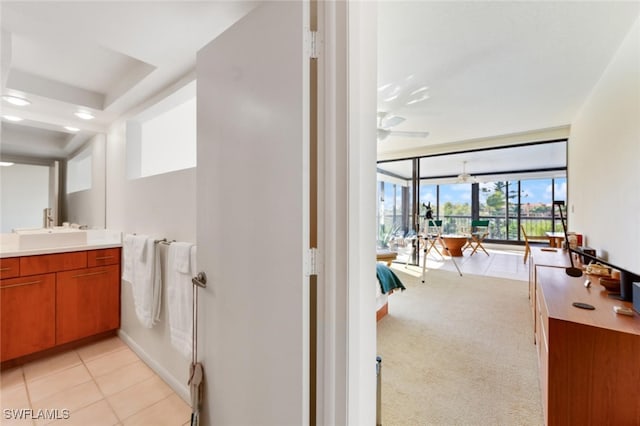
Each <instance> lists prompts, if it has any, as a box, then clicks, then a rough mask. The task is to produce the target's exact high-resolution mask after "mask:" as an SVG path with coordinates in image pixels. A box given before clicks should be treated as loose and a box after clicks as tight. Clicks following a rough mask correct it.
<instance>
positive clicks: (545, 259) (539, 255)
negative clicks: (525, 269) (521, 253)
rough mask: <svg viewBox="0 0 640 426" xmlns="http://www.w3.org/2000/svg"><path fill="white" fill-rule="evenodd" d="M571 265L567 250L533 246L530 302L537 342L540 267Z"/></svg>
mask: <svg viewBox="0 0 640 426" xmlns="http://www.w3.org/2000/svg"><path fill="white" fill-rule="evenodd" d="M570 265H571V261H570V260H569V254H568V252H567V251H566V250H562V249H555V248H548V247H531V254H530V255H529V303H530V305H531V315H532V316H533V342H534V343H535V342H536V327H537V315H536V303H535V300H536V283H537V278H536V277H537V275H538V270H539V269H540V268H547V267H548V268H563V269H564V268H566V267H567V266H570Z"/></svg>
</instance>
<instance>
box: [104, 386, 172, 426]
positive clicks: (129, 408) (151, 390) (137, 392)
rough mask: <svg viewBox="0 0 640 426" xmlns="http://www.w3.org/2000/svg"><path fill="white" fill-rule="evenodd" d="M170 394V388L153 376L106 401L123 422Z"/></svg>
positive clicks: (109, 397)
mask: <svg viewBox="0 0 640 426" xmlns="http://www.w3.org/2000/svg"><path fill="white" fill-rule="evenodd" d="M172 393H173V391H172V390H171V388H170V387H169V386H167V385H166V383H164V381H162V379H161V378H160V377H158V376H156V375H154V376H153V377H151V378H149V379H147V380H145V381H143V382H141V383H138V384H136V385H133V386H131V387H128V388H126V389H125V390H123V391H121V392H118V393H116V394H114V395H111V396H108V397H107V400H108V401H109V404H111V407H113V410H114V411H115V412H116V415H117V416H118V418H120V419H121V420H123V419H126V418H127V417H129V416H131V415H133V414H135V413H137V412H139V411H141V410H143V409H144V408H147V407H149V406H151V405H153V404H155V403H156V402H158V401H160V400H162V399H165V398H166V397H168V396H169V395H171V394H172Z"/></svg>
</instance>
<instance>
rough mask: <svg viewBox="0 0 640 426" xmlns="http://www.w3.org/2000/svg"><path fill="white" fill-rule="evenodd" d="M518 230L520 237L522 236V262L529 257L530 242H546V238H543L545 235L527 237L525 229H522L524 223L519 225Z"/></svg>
mask: <svg viewBox="0 0 640 426" xmlns="http://www.w3.org/2000/svg"><path fill="white" fill-rule="evenodd" d="M520 230H521V232H522V238H524V263H525V264H526V263H527V259H528V258H529V255H530V254H531V246H530V245H529V243H530V242H538V243H544V242H547V240H546V239H545V237H529V236H528V235H527V231H525V229H524V225H522V224H521V225H520Z"/></svg>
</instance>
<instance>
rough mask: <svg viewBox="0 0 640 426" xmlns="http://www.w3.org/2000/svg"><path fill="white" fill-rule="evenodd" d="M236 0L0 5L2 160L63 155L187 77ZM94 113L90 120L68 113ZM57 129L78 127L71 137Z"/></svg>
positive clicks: (243, 6) (245, 7)
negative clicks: (20, 101) (22, 102)
mask: <svg viewBox="0 0 640 426" xmlns="http://www.w3.org/2000/svg"><path fill="white" fill-rule="evenodd" d="M255 4H256V2H242V1H224V2H221V1H200V2H186V1H184V2H179V1H158V2H146V1H103V2H94V1H75V2H58V1H20V2H7V1H2V3H0V13H1V21H2V94H7V93H15V94H19V95H23V96H26V97H27V98H28V99H29V100H31V101H32V104H31V105H29V106H28V107H17V106H13V105H11V104H9V103H7V102H5V101H3V102H2V114H3V115H5V114H6V115H16V116H20V117H23V118H24V119H25V120H24V121H21V122H19V123H8V122H7V121H6V120H5V119H4V118H3V121H2V146H1V149H2V154H3V155H5V156H6V155H14V156H48V157H57V158H61V157H66V156H68V155H69V154H70V153H71V152H72V151H73V150H75V149H77V148H78V147H79V146H80V145H81V144H82V143H83V142H84V141H85V140H87V139H88V138H90V137H91V136H93V135H95V134H96V133H101V132H106V131H107V129H108V127H109V125H110V124H111V123H113V121H114V120H116V119H117V118H118V117H121V116H122V115H123V114H125V113H127V112H128V111H130V110H131V109H132V108H134V107H136V106H137V105H139V104H140V103H141V102H143V101H145V100H146V99H149V98H150V97H152V96H153V95H154V94H156V93H157V92H159V91H161V90H163V89H165V88H167V87H169V86H171V85H172V84H174V83H175V82H177V81H179V80H180V79H181V78H183V77H185V76H186V75H189V73H193V72H194V68H195V59H196V52H197V51H198V50H199V49H200V48H201V47H203V46H204V45H206V44H207V43H208V42H209V41H211V40H212V39H214V38H215V37H216V36H217V35H219V34H220V33H222V32H223V31H224V30H225V29H226V28H228V27H229V26H230V25H232V24H233V23H234V22H236V21H237V20H238V19H240V18H241V17H242V16H244V15H245V14H246V13H247V12H248V11H249V10H251V9H252V8H253V7H255ZM78 109H84V110H88V111H90V112H92V113H93V114H95V116H96V118H95V119H93V120H90V121H84V120H81V119H79V118H77V117H75V116H74V115H73V113H74V112H76V111H77V110H78ZM64 126H74V127H77V128H80V129H81V131H80V132H78V133H75V134H74V133H72V132H69V131H68V130H65V129H64Z"/></svg>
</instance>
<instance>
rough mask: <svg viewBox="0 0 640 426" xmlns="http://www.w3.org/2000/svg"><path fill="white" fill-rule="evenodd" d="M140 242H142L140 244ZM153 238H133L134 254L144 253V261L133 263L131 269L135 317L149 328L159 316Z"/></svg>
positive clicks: (157, 265) (157, 263)
mask: <svg viewBox="0 0 640 426" xmlns="http://www.w3.org/2000/svg"><path fill="white" fill-rule="evenodd" d="M141 240H142V242H141ZM155 245H156V244H155V242H154V239H153V238H149V237H147V236H144V235H136V236H135V248H136V250H135V253H136V254H139V253H140V252H144V253H146V255H145V256H144V260H140V258H139V257H138V259H137V260H136V261H134V267H133V282H132V288H133V301H134V304H135V309H136V316H137V317H138V319H139V320H140V323H141V324H142V325H143V326H145V327H147V328H151V327H153V325H154V324H155V323H156V322H157V321H158V319H159V315H160V294H161V291H162V281H161V277H160V260H159V256H157V254H158V250H156V247H155Z"/></svg>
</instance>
